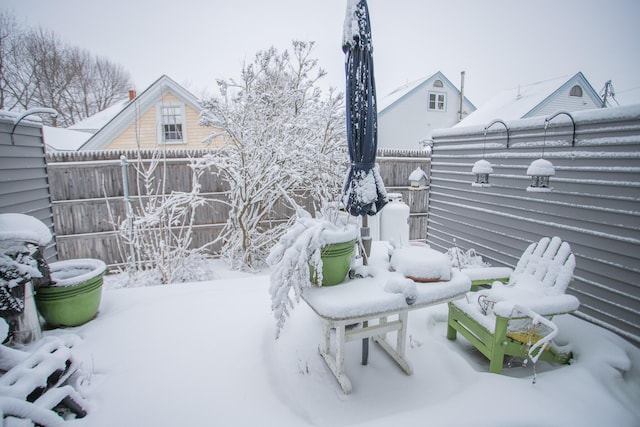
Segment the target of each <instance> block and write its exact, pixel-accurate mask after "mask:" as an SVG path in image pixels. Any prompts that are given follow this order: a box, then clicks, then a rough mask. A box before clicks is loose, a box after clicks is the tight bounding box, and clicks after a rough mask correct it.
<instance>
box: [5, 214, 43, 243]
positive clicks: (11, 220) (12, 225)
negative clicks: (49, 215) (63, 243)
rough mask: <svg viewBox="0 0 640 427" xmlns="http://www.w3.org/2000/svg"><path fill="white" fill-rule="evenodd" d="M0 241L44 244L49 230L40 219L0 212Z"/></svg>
mask: <svg viewBox="0 0 640 427" xmlns="http://www.w3.org/2000/svg"><path fill="white" fill-rule="evenodd" d="M0 241H13V242H29V243H37V244H38V245H40V246H45V245H46V244H47V243H49V242H50V241H51V231H49V227H47V226H46V225H44V223H42V221H40V220H38V219H36V218H34V217H32V216H30V215H24V214H19V213H5V214H0Z"/></svg>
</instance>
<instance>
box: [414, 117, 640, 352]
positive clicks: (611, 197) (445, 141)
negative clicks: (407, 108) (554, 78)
mask: <svg viewBox="0 0 640 427" xmlns="http://www.w3.org/2000/svg"><path fill="white" fill-rule="evenodd" d="M571 117H573V120H574V121H575V135H576V139H575V143H572V139H573V129H574V128H573V124H572V122H571V120H570V119H569V116H567V115H564V114H563V115H558V116H556V118H554V119H552V120H551V121H550V122H549V125H548V128H547V131H546V132H545V126H544V124H545V123H544V122H545V117H544V116H543V117H535V118H530V119H523V120H514V121H506V125H507V127H508V129H509V132H508V136H509V146H508V148H507V130H506V129H505V128H504V127H503V126H496V127H495V128H494V127H492V128H491V129H489V131H488V132H487V134H486V137H485V136H484V126H471V127H465V128H460V129H457V128H454V129H443V130H440V131H437V132H436V133H434V136H433V138H434V148H433V152H432V163H431V185H430V193H429V209H428V212H429V214H428V225H427V242H428V243H429V244H431V246H432V247H434V248H439V249H441V250H446V249H447V248H450V247H453V245H454V240H455V244H457V245H458V246H459V247H461V248H463V249H470V248H474V249H475V250H476V251H477V252H479V253H480V254H482V256H483V257H484V258H485V260H487V261H489V262H490V263H491V264H492V265H497V266H510V267H513V266H515V264H516V262H517V260H518V258H519V256H520V254H521V253H522V252H523V250H524V249H525V248H526V247H527V245H529V244H530V243H531V242H534V241H538V240H539V239H540V238H541V237H543V236H559V237H560V238H562V239H563V240H565V241H567V242H569V244H570V245H571V247H572V250H573V252H574V254H575V255H576V260H577V267H576V271H575V275H574V279H573V282H572V283H571V285H570V288H569V291H568V292H570V293H572V294H574V295H576V296H577V297H578V298H579V299H580V302H581V306H580V309H579V311H578V313H577V316H578V317H581V318H584V319H587V320H589V321H591V322H594V323H596V324H599V325H602V326H604V327H606V328H608V329H611V330H613V331H615V332H617V333H619V334H620V335H622V336H624V337H626V338H629V339H630V340H632V341H633V342H635V343H636V344H640V250H639V249H640V219H639V218H640V105H635V106H630V107H619V108H606V109H596V110H588V111H581V112H575V113H571ZM543 150H544V159H546V160H550V161H551V162H552V163H553V164H554V166H555V175H554V176H552V177H551V179H550V186H551V187H553V190H552V191H551V192H531V191H527V190H526V189H527V187H528V185H529V183H530V178H529V177H528V176H527V174H526V172H527V168H528V165H529V164H530V163H531V162H532V161H533V160H535V159H538V158H540V157H541V156H542V153H543ZM481 158H485V159H486V160H488V161H490V162H491V163H492V165H493V170H494V172H493V174H491V175H490V177H489V182H490V183H491V186H490V187H484V188H483V187H477V186H472V182H473V181H474V175H473V174H472V172H471V169H472V166H473V165H474V163H475V162H476V161H477V160H479V159H481Z"/></svg>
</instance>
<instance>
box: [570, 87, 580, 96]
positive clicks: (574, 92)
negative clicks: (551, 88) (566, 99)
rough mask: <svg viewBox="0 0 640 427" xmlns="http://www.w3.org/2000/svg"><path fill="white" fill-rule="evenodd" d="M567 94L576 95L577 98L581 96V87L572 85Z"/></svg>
mask: <svg viewBox="0 0 640 427" xmlns="http://www.w3.org/2000/svg"><path fill="white" fill-rule="evenodd" d="M569 96H577V97H579V98H581V97H582V88H581V87H580V85H575V86H574V87H572V88H571V91H570V92H569Z"/></svg>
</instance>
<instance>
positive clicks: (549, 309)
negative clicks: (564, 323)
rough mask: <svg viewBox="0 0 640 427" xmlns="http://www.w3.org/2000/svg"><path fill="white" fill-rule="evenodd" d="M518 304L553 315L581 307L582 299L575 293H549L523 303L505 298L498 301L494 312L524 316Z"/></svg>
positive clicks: (505, 315)
mask: <svg viewBox="0 0 640 427" xmlns="http://www.w3.org/2000/svg"><path fill="white" fill-rule="evenodd" d="M517 305H520V306H523V307H525V308H527V309H529V310H531V311H533V312H535V313H537V314H539V315H541V316H551V315H556V314H564V313H570V312H572V311H575V310H577V309H578V307H580V301H579V300H578V298H576V297H575V296H573V295H567V294H562V295H549V296H545V297H540V298H535V299H532V300H530V301H527V302H525V303H523V302H522V301H518V302H517V303H516V302H514V301H509V300H503V301H498V302H496V304H495V306H494V307H493V312H494V313H495V314H496V316H500V317H507V318H517V317H522V315H523V313H520V312H519V311H518V309H517V307H516V306H517Z"/></svg>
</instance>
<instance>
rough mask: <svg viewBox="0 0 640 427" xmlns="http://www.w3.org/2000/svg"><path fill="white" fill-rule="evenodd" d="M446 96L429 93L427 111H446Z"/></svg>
mask: <svg viewBox="0 0 640 427" xmlns="http://www.w3.org/2000/svg"><path fill="white" fill-rule="evenodd" d="M446 101H447V96H446V94H444V93H434V92H430V93H429V110H435V111H444V110H445V109H446Z"/></svg>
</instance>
